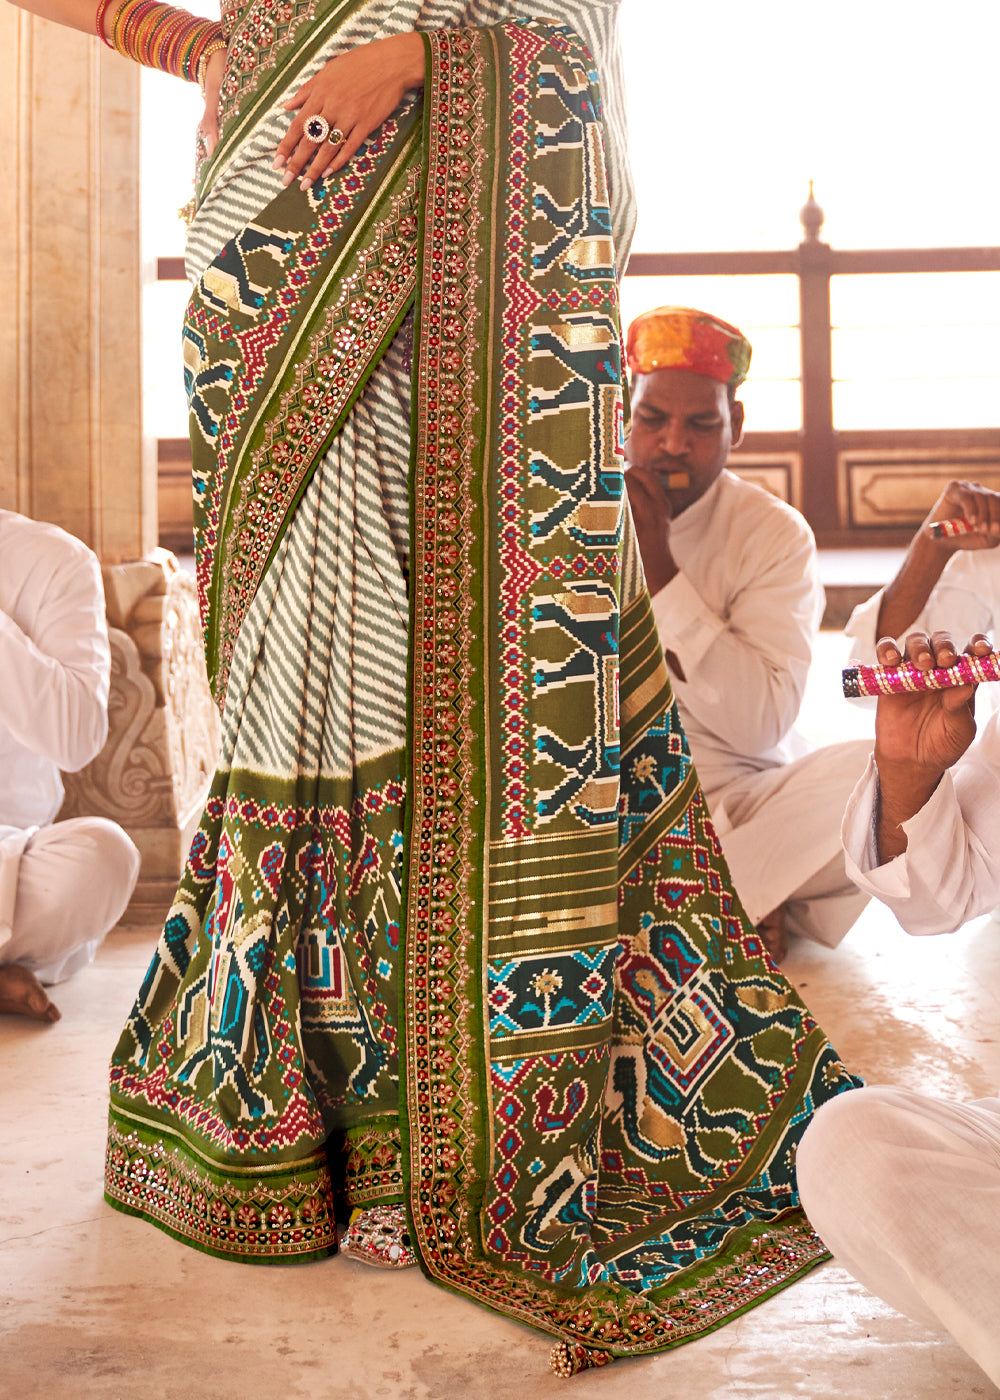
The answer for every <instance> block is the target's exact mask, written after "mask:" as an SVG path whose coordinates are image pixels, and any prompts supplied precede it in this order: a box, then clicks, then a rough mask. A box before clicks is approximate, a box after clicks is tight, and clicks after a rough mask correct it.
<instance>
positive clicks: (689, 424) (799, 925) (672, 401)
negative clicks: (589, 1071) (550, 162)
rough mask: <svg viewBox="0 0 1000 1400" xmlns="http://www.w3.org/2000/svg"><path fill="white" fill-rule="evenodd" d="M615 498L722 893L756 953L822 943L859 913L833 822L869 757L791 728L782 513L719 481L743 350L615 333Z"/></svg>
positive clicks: (795, 606)
mask: <svg viewBox="0 0 1000 1400" xmlns="http://www.w3.org/2000/svg"><path fill="white" fill-rule="evenodd" d="M628 363H629V369H630V370H631V372H632V426H631V432H630V435H629V438H628V441H627V443H626V447H625V456H626V459H627V460H628V463H629V466H628V469H627V471H626V473H625V484H626V486H627V488H628V494H629V502H630V504H631V508H632V516H633V519H634V521H635V529H636V535H637V536H638V541H639V549H640V551H641V554H642V563H643V569H644V571H645V574H646V582H647V583H648V585H649V591H650V594H651V595H652V599H653V612H654V614H655V616H656V623H657V626H658V628H659V632H660V640H661V641H662V643H663V647H664V654H665V656H666V661H667V666H668V668H669V670H670V673H671V679H672V681H673V686H674V692H675V694H676V696H677V704H678V707H679V709H680V712H681V717H682V719H683V721H684V730H685V733H686V734H687V737H688V740H689V742H690V745H691V752H692V754H693V755H694V761H695V765H696V766H697V769H698V776H699V778H700V779H701V782H702V786H703V787H704V790H705V796H706V798H707V800H708V804H709V807H710V809H711V812H712V819H713V823H714V826H715V829H716V832H717V833H718V836H719V839H720V841H721V842H722V848H723V851H724V852H725V856H726V860H727V862H728V864H729V868H730V871H731V872H732V877H733V883H734V885H735V886H736V889H737V890H738V892H739V895H740V898H741V899H742V901H743V905H744V907H745V909H746V911H747V913H748V915H749V916H750V918H751V919H752V920H753V922H754V923H755V924H756V925H757V927H758V929H759V931H760V933H761V936H762V938H763V940H764V942H765V944H766V945H767V947H768V949H769V951H770V952H771V954H772V956H773V957H775V958H776V959H780V958H781V957H783V956H784V953H785V952H786V950H787V935H788V934H789V933H797V934H804V935H805V936H807V937H810V938H813V939H816V940H818V941H819V942H821V943H825V944H827V945H828V946H831V947H832V946H835V945H836V944H837V943H839V942H840V940H841V939H842V938H843V936H844V934H845V933H846V932H847V930H848V929H849V928H850V927H851V925H852V924H853V923H854V921H855V919H856V918H857V917H858V914H859V913H860V912H861V910H862V909H863V907H864V905H865V902H866V901H865V899H864V898H863V897H862V896H861V895H860V894H859V892H858V891H857V890H856V889H855V888H854V886H853V885H852V884H851V882H850V880H849V879H848V878H847V876H846V874H845V872H844V857H843V852H842V851H841V848H840V819H841V813H842V812H843V809H844V804H845V802H846V801H847V798H848V796H849V794H850V792H851V789H852V788H853V786H854V783H855V781H856V780H857V778H858V776H859V775H860V773H861V771H862V770H863V768H864V765H865V762H866V760H867V757H868V753H869V751H870V747H871V746H870V744H868V743H867V742H863V743H849V744H837V745H834V746H831V747H830V748H825V749H819V750H816V751H815V752H810V751H809V746H808V745H807V744H806V743H805V741H804V740H803V739H802V738H801V736H800V735H798V734H797V733H796V732H795V730H794V728H793V725H794V722H795V719H796V717H797V715H798V712H799V707H800V705H801V703H802V694H803V690H804V688H805V683H806V676H807V674H808V671H809V663H810V660H811V658H812V644H813V639H814V638H815V635H816V631H817V629H818V628H819V624H820V620H821V618H822V613H823V602H824V599H823V588H822V585H821V584H820V581H819V569H818V565H817V559H816V544H815V541H814V540H813V537H812V532H811V531H810V529H809V526H808V525H807V524H806V522H805V521H804V520H803V518H802V516H801V515H800V514H799V513H798V511H796V510H793V509H792V508H791V506H787V505H785V504H784V502H782V501H779V500H777V499H776V498H775V497H774V496H771V495H769V494H768V493H767V492H766V491H762V490H761V489H760V488H759V487H757V486H752V485H750V484H749V483H747V482H744V481H741V480H740V479H739V478H738V477H736V476H733V475H732V473H730V472H728V471H726V470H725V467H726V462H727V459H728V457H729V451H730V448H731V447H732V446H733V445H734V444H736V443H738V442H739V439H740V436H741V434H742V431H743V405H742V404H741V403H740V402H739V400H738V399H737V398H736V391H737V389H738V387H739V385H740V384H742V382H743V380H744V379H745V378H746V373H747V369H748V368H749V364H750V345H749V343H748V341H747V340H746V339H745V338H744V337H743V336H742V335H741V334H740V332H739V331H738V330H736V328H735V327H733V326H729V325H727V324H726V323H725V322H724V321H720V320H718V319H717V318H716V317H714V316H710V315H707V314H706V313H705V312H702V311H694V310H691V309H689V308H687V307H662V308H661V309H659V310H657V311H651V312H647V313H646V314H645V315H643V316H640V317H638V318H637V319H636V320H635V321H634V322H633V323H632V325H631V326H630V327H629V332H628Z"/></svg>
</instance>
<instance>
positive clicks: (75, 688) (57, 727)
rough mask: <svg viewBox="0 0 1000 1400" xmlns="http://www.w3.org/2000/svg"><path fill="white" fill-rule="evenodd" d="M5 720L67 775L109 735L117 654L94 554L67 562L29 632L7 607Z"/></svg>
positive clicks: (1, 702)
mask: <svg viewBox="0 0 1000 1400" xmlns="http://www.w3.org/2000/svg"><path fill="white" fill-rule="evenodd" d="M0 677H2V678H3V679H2V683H0V725H5V726H6V727H7V729H8V730H9V731H10V733H11V734H12V735H13V737H14V739H15V740H16V741H17V742H18V743H20V744H23V745H24V747H25V748H27V749H29V750H31V752H32V753H37V754H40V755H41V756H42V757H44V758H47V759H49V760H51V761H52V762H53V763H55V764H57V765H58V767H60V768H62V769H63V770H65V771H67V772H74V771H75V770H76V769H78V768H82V767H83V766H84V764H85V763H89V761H90V760H91V759H92V758H94V757H95V756H96V755H97V754H98V753H100V751H101V749H102V748H103V746H104V741H105V739H106V738H107V733H108V691H109V686H110V678H111V654H110V650H109V646H108V631H107V623H106V622H105V616H104V590H103V585H102V583H101V573H100V566H99V565H98V562H97V559H96V558H95V557H94V555H92V554H90V553H89V551H88V552H87V553H85V554H84V553H75V552H74V554H73V555H72V556H71V557H69V558H67V559H66V560H65V562H63V561H60V563H59V566H58V568H57V569H55V570H54V571H53V576H52V580H51V585H50V586H49V587H48V588H47V589H46V590H45V594H44V597H43V598H42V600H41V602H40V604H39V607H38V610H37V614H36V616H35V618H34V620H33V622H32V636H31V637H29V636H28V635H27V634H26V633H25V632H24V631H22V629H21V628H20V627H19V626H18V625H17V623H16V622H15V621H14V620H13V618H11V617H9V616H8V615H7V614H6V613H4V612H2V611H0Z"/></svg>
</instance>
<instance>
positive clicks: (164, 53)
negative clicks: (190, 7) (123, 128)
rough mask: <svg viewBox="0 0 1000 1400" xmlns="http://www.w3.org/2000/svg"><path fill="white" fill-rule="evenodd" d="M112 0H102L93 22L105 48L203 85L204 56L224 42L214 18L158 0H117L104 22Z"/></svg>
mask: <svg viewBox="0 0 1000 1400" xmlns="http://www.w3.org/2000/svg"><path fill="white" fill-rule="evenodd" d="M110 3H111V0H101V3H100V5H99V6H98V10H97V17H96V28H97V32H98V34H99V35H100V37H101V38H102V39H103V40H104V42H105V43H106V44H107V46H108V48H111V49H114V50H115V52H116V53H120V54H123V55H124V56H125V57H126V58H131V59H134V60H135V62H136V63H142V64H144V65H145V66H146V67H147V68H158V69H159V70H160V72H161V73H172V74H173V76H174V77H175V78H184V79H186V80H187V81H188V82H189V83H195V82H197V83H200V84H201V86H202V88H203V89H204V82H205V67H206V65H207V63H208V59H209V56H210V55H211V54H213V53H215V51H216V50H217V49H221V48H224V47H225V42H226V41H225V39H224V38H223V35H222V25H221V24H220V23H219V22H218V20H209V19H199V18H198V16H197V15H192V14H190V13H189V12H188V11H187V10H179V9H177V8H176V7H175V6H174V5H164V4H162V3H161V0H122V3H120V4H119V6H118V8H117V9H116V10H115V12H114V16H113V18H112V20H111V22H110V24H109V25H108V30H109V33H110V38H107V37H106V36H105V32H104V29H105V25H104V16H105V13H106V11H107V9H108V6H109V4H110Z"/></svg>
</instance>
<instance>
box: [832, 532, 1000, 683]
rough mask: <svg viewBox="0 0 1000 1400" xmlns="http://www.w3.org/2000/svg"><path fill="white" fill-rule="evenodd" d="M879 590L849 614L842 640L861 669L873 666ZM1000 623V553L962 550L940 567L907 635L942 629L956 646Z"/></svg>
mask: <svg viewBox="0 0 1000 1400" xmlns="http://www.w3.org/2000/svg"><path fill="white" fill-rule="evenodd" d="M884 596H885V589H884V588H880V589H879V590H878V592H877V593H875V594H873V595H872V597H871V598H869V599H868V600H867V601H866V602H864V603H859V604H858V606H857V607H856V608H855V609H854V611H853V612H852V613H851V616H850V618H849V619H848V622H847V626H846V627H845V628H844V632H845V634H846V635H847V636H848V637H849V638H850V640H851V660H852V662H859V663H861V664H863V665H866V666H871V665H873V664H874V662H875V643H876V642H877V641H878V637H877V636H876V635H875V634H876V631H877V630H878V614H879V609H880V608H881V606H882V599H883V597H884ZM998 620H1000V547H998V548H997V549H975V550H970V549H963V550H959V551H958V552H957V553H955V554H953V555H952V556H951V558H950V559H949V560H948V563H947V564H946V565H945V567H944V572H943V573H942V574H941V577H940V578H939V579H938V581H937V583H936V584H935V586H934V588H933V589H932V590H931V595H930V597H929V598H928V599H927V603H926V605H925V607H924V609H923V611H922V612H921V613H920V614H919V616H918V617H915V618H914V619H913V621H912V622H910V623H909V624H908V626H906V627H904V628H903V631H902V634H901V635H902V636H904V637H905V636H906V634H907V633H908V632H916V631H920V632H927V633H928V634H929V633H931V632H936V631H938V630H940V629H942V628H943V629H946V630H947V631H949V632H951V634H952V635H953V637H954V638H955V640H956V641H957V642H959V644H960V645H962V646H964V645H965V643H966V642H967V641H968V640H969V638H970V637H971V636H972V634H973V632H985V633H987V635H989V636H992V635H993V633H994V632H995V631H996V630H997V621H998Z"/></svg>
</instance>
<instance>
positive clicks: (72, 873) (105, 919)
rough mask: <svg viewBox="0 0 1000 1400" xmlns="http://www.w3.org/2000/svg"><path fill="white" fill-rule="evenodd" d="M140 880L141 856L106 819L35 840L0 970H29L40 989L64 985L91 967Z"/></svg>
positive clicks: (87, 820)
mask: <svg viewBox="0 0 1000 1400" xmlns="http://www.w3.org/2000/svg"><path fill="white" fill-rule="evenodd" d="M0 831H2V828H0ZM138 877H139V852H138V851H137V850H136V848H135V846H134V845H133V844H132V841H131V840H130V839H129V837H128V836H127V835H126V833H125V832H124V831H123V830H122V829H121V827H120V826H116V825H115V823H114V822H109V821H107V820H105V818H103V817H75V818H73V819H71V820H70V821H65V822H56V823H55V824H54V825H52V826H45V827H42V828H41V829H40V830H38V831H35V832H33V833H32V834H31V835H29V837H28V839H27V841H26V842H25V844H24V848H23V851H22V853H21V857H20V860H19V863H18V879H17V900H16V909H15V917H14V920H13V926H12V930H11V935H10V938H9V940H8V941H7V943H6V944H5V945H4V946H3V947H2V948H0V963H20V964H21V965H22V966H23V967H29V968H30V969H31V970H32V972H34V974H35V976H36V977H37V978H38V980H39V981H40V982H45V983H54V982H62V981H65V979H66V978H67V977H71V976H72V975H73V973H74V972H76V971H77V970H78V969H79V968H81V967H84V966H86V964H87V963H89V962H91V961H92V960H93V957H94V954H95V953H96V952H97V949H98V948H99V947H100V944H101V941H102V939H103V938H104V935H105V934H106V933H107V932H108V930H109V929H111V928H114V926H115V924H116V923H117V922H118V920H119V919H120V918H121V916H122V915H123V914H124V912H125V906H126V905H127V904H128V901H129V898H130V896H131V894H132V891H133V889H134V888H135V882H136V880H137V879H138Z"/></svg>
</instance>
